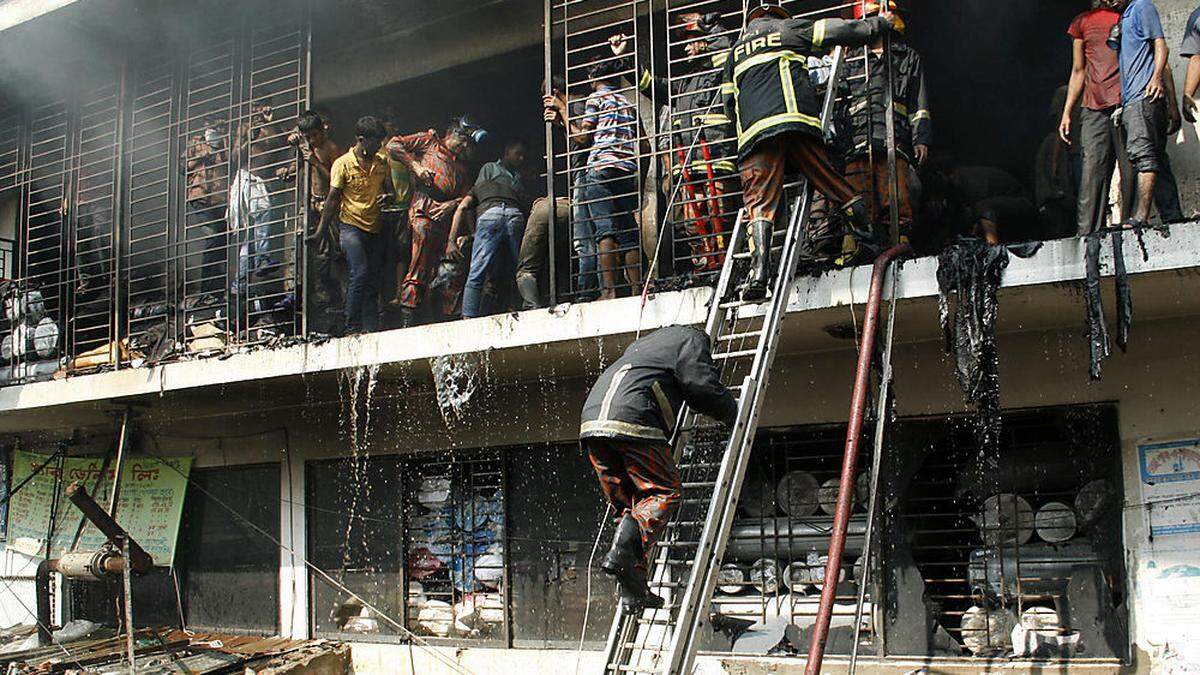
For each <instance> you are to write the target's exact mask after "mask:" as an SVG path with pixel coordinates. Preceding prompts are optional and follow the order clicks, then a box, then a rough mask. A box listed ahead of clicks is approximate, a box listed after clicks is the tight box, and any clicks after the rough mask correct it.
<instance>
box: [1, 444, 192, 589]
mask: <svg viewBox="0 0 1200 675" xmlns="http://www.w3.org/2000/svg"><path fill="white" fill-rule="evenodd" d="M46 459H47V456H46V455H38V454H34V453H30V452H21V451H17V452H14V453H13V463H12V482H13V483H14V484H17V483H20V482H21V481H22V480H24V479H25V477H26V476H29V475H30V474H31V473H33V470H34V469H35V468H37V467H38V466H41V465H42V463H43V462H45V461H46ZM103 466H104V460H103V459H101V458H98V457H67V458H64V459H62V460H61V461H60V460H55V461H53V462H51V463H50V465H49V466H47V467H46V468H45V469H43V470H42V472H41V473H39V474H38V475H37V476H35V477H34V478H33V480H31V481H29V483H28V484H27V485H25V487H23V488H21V491H20V492H18V493H17V494H16V495H15V496H14V497H13V498H12V501H11V502H10V503H9V505H8V542H7V544H8V546H9V548H12V549H15V550H17V551H19V552H21V553H24V554H26V555H31V556H42V555H45V550H46V549H45V546H46V533H47V532H48V531H49V529H50V527H51V523H52V519H51V509H52V508H53V509H54V517H53V527H54V531H53V533H52V535H51V537H50V555H51V556H52V557H53V556H58V555H61V554H62V553H64V552H67V551H70V550H72V543H73V542H74V541H75V533H76V532H77V531H79V525H80V523H81V522H84V521H83V516H82V514H80V512H79V509H77V508H75V506H74V505H73V504H71V502H70V501H69V500H67V498H66V495H65V494H63V492H64V490H65V489H66V487H67V485H70V484H71V483H72V482H74V481H79V482H80V483H82V484H83V486H84V487H86V488H87V490H88V493H89V494H91V495H92V496H93V497H95V498H96V501H97V502H99V503H100V504H101V505H107V504H108V492H109V486H111V485H112V476H113V468H112V467H109V469H108V470H107V471H106V472H104V473H105V475H104V476H103V477H102V478H101V476H100V474H101V471H102V469H103ZM191 468H192V458H191V457H174V458H168V459H165V460H158V459H150V458H145V457H129V458H127V459H126V460H125V466H124V468H123V469H122V470H121V491H120V494H119V497H118V501H117V508H116V513H115V514H114V515H115V516H116V519H117V522H118V523H120V524H121V526H122V527H124V528H125V530H126V531H127V532H129V534H130V536H132V537H133V539H134V540H135V541H137V542H138V543H139V544H141V546H142V548H143V549H145V550H146V552H147V553H149V554H150V555H151V556H153V557H154V564H155V565H163V566H166V565H170V564H171V563H172V561H173V560H174V558H175V540H176V538H177V536H178V534H179V519H180V516H181V515H182V513H183V498H184V495H185V494H186V493H187V476H188V473H189V472H190V471H191ZM97 478H101V480H100V484H99V487H98V488H96V489H95V490H93V489H92V488H93V486H95V485H96V480H97ZM56 491H57V495H56ZM104 541H105V538H104V535H102V534H100V532H99V531H97V530H96V528H95V527H93V526H92V525H91V524H90V523H87V524H86V526H85V527H84V528H83V533H82V535H81V536H80V537H79V541H78V543H77V544H75V545H74V547H73V548H74V550H76V551H92V550H95V549H97V548H99V547H100V545H101V544H103V543H104Z"/></svg>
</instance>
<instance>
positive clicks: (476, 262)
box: [446, 140, 529, 319]
mask: <svg viewBox="0 0 1200 675" xmlns="http://www.w3.org/2000/svg"><path fill="white" fill-rule="evenodd" d="M524 164H525V144H524V143H523V142H521V141H518V140H513V141H509V142H508V144H507V145H505V146H504V154H503V155H502V156H501V157H500V159H498V160H496V161H494V162H488V163H487V164H484V165H483V167H482V168H481V169H480V170H479V177H478V178H477V179H476V180H475V187H473V188H471V191H470V192H469V193H467V196H466V197H463V199H462V201H461V202H459V204H458V210H457V211H456V212H455V214H454V225H453V226H452V227H451V228H450V237H449V240H448V241H447V242H446V255H447V256H451V257H458V256H461V255H462V252H461V251H460V250H459V248H458V241H457V240H458V235H459V233H460V232H461V231H462V230H463V226H464V222H463V221H465V220H466V217H467V216H466V214H467V213H469V212H470V211H471V210H472V209H474V210H475V212H476V213H477V214H478V216H477V217H476V219H475V237H474V240H473V243H472V245H471V266H470V271H469V272H468V274H467V282H466V286H465V288H464V290H463V300H462V316H463V318H464V319H470V318H474V317H478V316H486V315H488V314H494V313H496V312H498V311H503V310H505V309H507V307H504V306H495V305H489V304H488V303H485V301H484V297H483V295H484V293H483V289H484V285H485V283H490V284H491V285H492V286H493V288H495V289H496V291H497V293H496V295H498V296H500V297H502V298H505V299H508V298H509V297H510V296H511V293H509V292H508V290H509V288H510V287H511V286H512V285H513V279H514V273H515V270H516V265H517V256H518V255H519V252H520V247H521V238H522V236H523V235H524V233H525V213H526V212H528V211H529V200H528V197H526V196H525V186H524V185H523V184H522V180H521V167H522V166H523V165H524Z"/></svg>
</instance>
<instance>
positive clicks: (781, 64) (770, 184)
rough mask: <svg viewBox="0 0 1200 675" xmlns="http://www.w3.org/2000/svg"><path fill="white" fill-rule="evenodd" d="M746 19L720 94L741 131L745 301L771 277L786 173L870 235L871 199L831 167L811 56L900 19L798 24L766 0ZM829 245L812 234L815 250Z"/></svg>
mask: <svg viewBox="0 0 1200 675" xmlns="http://www.w3.org/2000/svg"><path fill="white" fill-rule="evenodd" d="M746 18H747V21H748V24H747V26H746V30H745V31H744V32H743V33H742V37H741V39H739V40H738V41H737V43H736V44H735V45H734V46H733V51H732V53H731V55H730V58H729V60H728V61H727V62H726V64H725V77H724V80H723V81H722V83H721V91H722V93H723V94H724V96H725V111H726V114H727V115H728V116H729V117H730V119H732V120H734V122H735V127H736V130H737V145H738V163H739V168H740V171H741V176H742V190H743V191H744V196H743V199H744V200H745V203H746V212H747V215H748V229H749V233H750V254H751V265H750V267H751V271H750V278H749V279H748V280H747V283H746V285H745V287H744V290H743V296H744V297H746V298H747V299H758V298H761V297H762V296H763V295H764V294H765V293H766V287H767V282H768V280H769V278H770V269H771V263H770V256H771V229H772V227H773V225H774V222H775V214H776V211H777V210H778V208H779V203H780V201H781V199H782V197H783V178H784V173H785V172H787V170H788V169H794V170H798V171H799V172H800V173H802V174H803V175H804V176H805V178H807V179H808V180H809V181H810V182H811V184H812V185H813V187H815V188H816V189H817V191H819V192H821V193H822V194H824V195H825V197H826V198H828V199H829V200H830V202H831V203H833V204H837V205H840V207H841V210H842V211H843V213H845V214H846V216H847V217H848V218H849V220H850V227H851V230H852V231H853V232H855V233H856V234H857V235H859V236H862V237H869V236H871V235H870V233H871V232H872V230H873V227H872V223H871V220H870V214H869V209H868V208H867V204H866V200H865V199H863V197H862V195H860V194H858V193H856V192H855V190H854V188H852V187H851V186H850V184H849V183H848V182H847V181H846V179H845V178H844V177H843V176H842V174H841V173H840V172H839V171H837V169H835V168H834V166H833V164H832V163H831V162H830V159H829V151H828V148H827V147H826V144H825V138H824V134H823V132H822V129H821V104H820V102H819V100H818V98H817V94H816V91H815V90H814V88H813V85H812V82H811V81H810V80H809V77H808V68H807V65H808V56H810V55H813V56H819V55H821V54H823V53H824V52H825V51H826V49H828V48H829V47H832V46H835V45H846V46H863V45H867V44H870V43H871V42H872V41H874V40H875V38H876V37H877V36H879V35H880V34H882V33H883V32H884V31H885V30H889V29H890V28H891V25H892V21H893V20H894V17H893V16H892V15H891V14H890V13H885V14H881V15H880V16H875V17H871V18H869V19H866V20H863V21H846V20H842V19H820V20H818V21H812V20H810V19H803V18H800V19H793V18H791V14H789V13H788V11H787V10H786V9H784V8H783V7H781V6H780V5H779V4H778V3H777V2H773V1H771V0H764V2H763V3H762V4H760V5H759V6H757V7H755V8H754V9H752V10H750V13H749V14H748V15H747V17H746ZM811 234H812V233H811V232H810V235H811ZM837 241H838V242H839V243H840V237H839V238H837ZM830 243H832V240H831V241H819V240H817V238H816V237H812V236H810V244H811V245H812V246H813V248H814V249H816V250H822V249H823V248H824V247H826V246H828V245H829V244H830Z"/></svg>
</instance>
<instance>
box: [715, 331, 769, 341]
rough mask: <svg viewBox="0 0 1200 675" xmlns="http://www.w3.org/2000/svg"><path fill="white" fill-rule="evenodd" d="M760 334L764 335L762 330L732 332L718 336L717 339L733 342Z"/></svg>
mask: <svg viewBox="0 0 1200 675" xmlns="http://www.w3.org/2000/svg"><path fill="white" fill-rule="evenodd" d="M759 335H762V331H761V330H752V331H749V332H746V333H730V334H729V335H722V336H721V337H719V338H717V341H718V342H733V341H734V340H741V339H742V338H748V337H758V336H759Z"/></svg>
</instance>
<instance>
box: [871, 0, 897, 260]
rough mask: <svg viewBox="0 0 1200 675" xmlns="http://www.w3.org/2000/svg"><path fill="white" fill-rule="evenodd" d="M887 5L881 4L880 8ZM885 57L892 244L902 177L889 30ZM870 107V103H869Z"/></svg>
mask: <svg viewBox="0 0 1200 675" xmlns="http://www.w3.org/2000/svg"><path fill="white" fill-rule="evenodd" d="M885 6H886V5H884V4H881V5H880V10H879V11H881V12H882V11H883V7H885ZM883 57H884V62H883V63H884V73H885V76H884V79H885V80H886V81H885V82H884V83H883V84H884V87H885V91H886V92H887V93H886V96H887V98H886V99H884V100H885V101H887V111H886V112H885V115H886V117H885V118H884V125H885V126H884V128H885V129H886V130H887V141H886V143H887V170H888V174H887V175H888V204H889V208H888V211H889V214H888V223H889V225H890V226H891V227H890V229H891V233H890V235H891V236H890V239H889V241H891V242H892V246H896V245H898V244H899V243H900V205H899V204H897V203H896V202H897V200H898V199H899V197H900V182H899V181H900V178H899V176H897V175H896V86H895V82H894V81H893V77H894V71H895V68H894V67H893V65H892V32H891V31H887V32H886V33H884V35H883ZM868 107H869V104H868Z"/></svg>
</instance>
